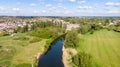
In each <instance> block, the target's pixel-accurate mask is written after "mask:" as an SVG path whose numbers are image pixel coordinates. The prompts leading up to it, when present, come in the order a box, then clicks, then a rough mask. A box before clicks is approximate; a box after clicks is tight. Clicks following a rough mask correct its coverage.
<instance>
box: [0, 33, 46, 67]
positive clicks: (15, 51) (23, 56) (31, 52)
mask: <svg viewBox="0 0 120 67" xmlns="http://www.w3.org/2000/svg"><path fill="white" fill-rule="evenodd" d="M36 40H37V41H36ZM46 40H47V39H40V38H36V37H32V36H28V35H27V34H21V33H20V34H16V35H15V36H2V37H0V67H1V66H3V67H4V66H5V67H14V65H17V64H23V63H27V64H32V63H33V60H35V55H37V54H38V53H40V54H42V53H43V52H44V46H45V45H46ZM30 41H31V42H32V43H31V42H30ZM34 41H35V42H34ZM13 64H14V65H13ZM11 65H12V66H11Z"/></svg>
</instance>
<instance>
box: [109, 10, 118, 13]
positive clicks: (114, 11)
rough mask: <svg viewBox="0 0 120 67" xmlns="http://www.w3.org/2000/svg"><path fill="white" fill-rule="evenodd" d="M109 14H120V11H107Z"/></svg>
mask: <svg viewBox="0 0 120 67" xmlns="http://www.w3.org/2000/svg"><path fill="white" fill-rule="evenodd" d="M107 13H120V11H119V10H109V11H107Z"/></svg>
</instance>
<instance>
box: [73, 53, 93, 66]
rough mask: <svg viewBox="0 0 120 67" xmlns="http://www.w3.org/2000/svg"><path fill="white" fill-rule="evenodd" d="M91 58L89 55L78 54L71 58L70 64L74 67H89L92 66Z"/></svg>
mask: <svg viewBox="0 0 120 67" xmlns="http://www.w3.org/2000/svg"><path fill="white" fill-rule="evenodd" d="M91 58H92V56H91V55H89V54H87V53H84V52H80V53H78V54H77V55H75V56H73V57H72V62H73V63H74V65H75V66H76V67H91V66H92V60H91Z"/></svg>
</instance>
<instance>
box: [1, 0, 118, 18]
mask: <svg viewBox="0 0 120 67" xmlns="http://www.w3.org/2000/svg"><path fill="white" fill-rule="evenodd" d="M0 15H9V16H120V0H1V1H0Z"/></svg>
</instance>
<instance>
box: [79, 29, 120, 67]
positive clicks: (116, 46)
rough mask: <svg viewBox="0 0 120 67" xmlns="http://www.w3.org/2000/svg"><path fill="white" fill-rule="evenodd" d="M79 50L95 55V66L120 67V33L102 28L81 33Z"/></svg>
mask: <svg viewBox="0 0 120 67" xmlns="http://www.w3.org/2000/svg"><path fill="white" fill-rule="evenodd" d="M80 38H81V39H80V43H79V44H80V46H79V47H78V50H79V51H85V52H87V53H89V54H91V55H92V57H93V67H120V33H118V32H114V31H107V30H100V31H97V32H94V34H86V35H80Z"/></svg>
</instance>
